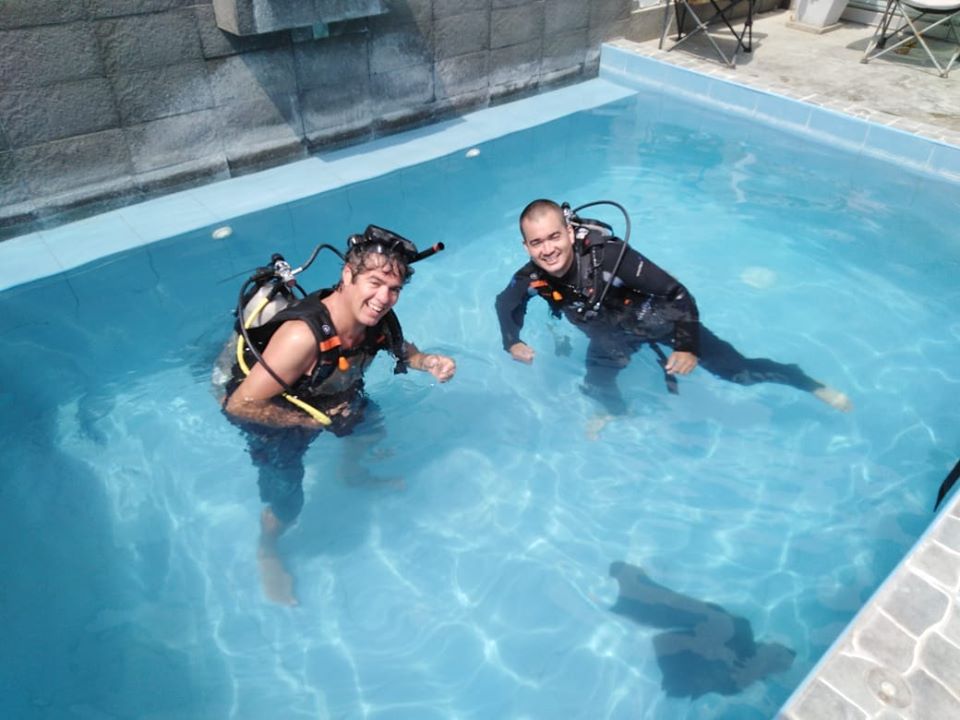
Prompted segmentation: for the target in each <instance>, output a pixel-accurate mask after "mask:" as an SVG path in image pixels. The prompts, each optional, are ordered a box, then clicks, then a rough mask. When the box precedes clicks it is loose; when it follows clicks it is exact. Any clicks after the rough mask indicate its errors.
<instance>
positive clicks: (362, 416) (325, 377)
mask: <svg viewBox="0 0 960 720" xmlns="http://www.w3.org/2000/svg"><path fill="white" fill-rule="evenodd" d="M329 292H330V291H329V290H324V291H320V292H317V293H313V294H311V295H308V296H307V297H305V298H303V299H302V300H300V301H299V302H297V303H295V304H294V305H291V306H290V307H289V308H287V309H285V310H282V311H280V312H279V313H277V315H276V316H275V317H274V318H273V319H272V320H271V321H270V322H269V323H267V324H265V325H264V326H262V328H258V329H256V330H254V331H251V339H253V340H254V342H257V341H258V340H259V342H257V344H258V345H259V346H261V348H260V349H261V350H262V349H263V347H265V346H266V344H267V343H268V342H269V338H270V337H272V335H273V333H274V332H275V331H276V329H277V328H279V327H280V325H282V324H283V323H284V322H287V321H290V320H303V321H304V322H306V323H307V325H308V326H309V327H310V329H311V331H312V332H313V334H314V336H315V337H316V339H317V344H318V346H319V347H323V344H324V343H325V342H326V341H329V340H330V339H331V338H335V337H336V328H334V327H333V323H332V321H331V320H330V316H329V314H328V312H327V310H326V307H325V306H324V305H323V304H322V302H321V300H322V298H323V297H325V296H326V294H328V293H329ZM327 344H331V343H327ZM402 347H403V334H402V331H401V330H400V325H399V322H397V320H396V317H395V316H394V315H393V312H392V311H391V312H390V313H389V314H388V315H387V316H386V317H385V318H384V319H383V320H381V321H380V322H379V323H378V324H377V325H375V326H374V327H372V328H368V329H367V332H366V336H365V339H364V340H363V342H361V343H360V344H359V345H358V346H357V347H356V348H355V349H353V350H351V351H350V352H349V353H347V354H345V356H346V357H348V359H349V367H348V368H346V369H340V368H339V367H338V357H339V354H338V353H336V352H333V353H331V352H327V353H320V359H319V360H318V362H317V367H316V368H315V369H314V371H313V372H312V373H311V374H310V375H304V376H303V377H301V378H300V379H298V380H297V381H296V382H295V383H293V385H292V390H293V391H294V393H295V395H296V397H298V398H299V399H301V400H303V401H305V402H307V403H308V404H310V405H312V406H313V407H315V408H316V409H317V410H319V411H321V412H323V413H325V414H327V415H329V416H330V419H331V420H332V423H331V424H330V425H329V426H327V427H326V428H325V429H326V430H327V431H328V432H332V433H334V434H335V435H337V436H340V437H342V436H344V435H349V434H351V433H353V432H354V429H355V428H356V426H357V425H358V424H359V423H360V421H361V420H366V421H367V422H366V423H365V432H369V434H371V435H378V434H382V431H383V428H382V422H381V416H380V413H379V409H378V408H377V407H376V404H375V403H373V402H371V401H370V400H369V399H368V397H367V394H366V393H365V392H364V387H363V373H364V371H365V370H366V369H367V367H368V366H369V365H370V363H371V362H372V360H373V358H374V357H375V356H376V354H377V352H379V351H380V350H390V351H392V352H394V353H395V354H397V353H400V354H402ZM246 357H247V362H248V365H249V366H251V367H252V365H253V364H254V363H255V358H253V357H252V353H249V351H248V352H247V356H246ZM398 359H399V358H398ZM402 365H403V363H402V362H401V366H402ZM244 377H245V376H244V375H243V373H242V371H241V370H240V368H239V367H238V366H237V365H236V363H235V364H234V366H233V368H232V377H231V378H230V380H229V382H228V384H227V387H226V390H227V397H229V395H230V394H231V393H232V392H233V391H234V390H235V389H236V388H237V386H239V384H240V383H241V382H242V381H243V378H244ZM271 402H272V403H273V404H275V405H277V406H278V407H281V408H283V409H284V410H286V411H289V412H304V413H305V411H303V410H299V409H297V408H296V407H294V406H293V405H292V404H290V403H289V402H288V401H287V400H285V399H284V398H282V397H280V396H277V397H275V398H273V399H272V400H271ZM335 408H336V409H337V410H338V411H339V412H337V413H336V414H333V415H331V414H330V412H331V410H333V409H335ZM227 417H228V418H229V419H230V422H232V423H233V424H234V425H237V426H238V427H240V428H241V429H243V431H244V435H245V436H246V439H247V447H248V450H249V453H250V458H251V460H252V461H253V464H254V466H255V467H256V468H257V471H258V477H257V484H258V486H259V488H260V500H261V501H262V502H264V503H266V504H268V505H269V506H270V508H271V510H272V511H273V514H274V515H275V516H276V517H277V519H278V520H280V521H281V522H283V523H284V524H290V523H292V522H293V521H294V520H295V519H296V517H297V516H298V515H299V513H300V510H301V508H302V507H303V475H304V465H303V456H304V454H305V453H306V451H307V448H308V447H309V446H310V443H311V442H313V440H314V439H315V438H316V437H317V436H318V435H319V434H320V433H321V432H322V431H321V429H319V428H310V427H297V426H294V427H275V426H271V425H264V424H262V423H258V422H255V421H252V420H247V419H242V418H236V417H233V416H231V415H229V414H227Z"/></svg>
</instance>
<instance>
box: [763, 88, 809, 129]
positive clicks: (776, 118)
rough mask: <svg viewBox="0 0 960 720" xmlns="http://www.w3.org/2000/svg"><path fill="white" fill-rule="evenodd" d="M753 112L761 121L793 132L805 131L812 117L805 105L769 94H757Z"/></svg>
mask: <svg viewBox="0 0 960 720" xmlns="http://www.w3.org/2000/svg"><path fill="white" fill-rule="evenodd" d="M755 110H756V114H757V116H758V118H760V119H762V120H763V121H767V122H771V123H773V124H775V125H783V126H786V127H789V128H792V129H794V130H802V129H805V128H806V127H807V124H808V123H809V122H810V121H811V115H812V113H811V108H810V106H809V105H807V104H806V103H802V102H797V101H796V100H790V99H787V98H783V97H780V96H777V95H772V94H770V93H758V95H757V103H756V108H755Z"/></svg>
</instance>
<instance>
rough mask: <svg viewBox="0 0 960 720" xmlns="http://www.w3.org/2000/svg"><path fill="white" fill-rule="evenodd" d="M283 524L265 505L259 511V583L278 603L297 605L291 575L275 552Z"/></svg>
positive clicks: (270, 597) (284, 527) (268, 596)
mask: <svg viewBox="0 0 960 720" xmlns="http://www.w3.org/2000/svg"><path fill="white" fill-rule="evenodd" d="M286 529H287V528H286V525H284V524H283V523H282V522H280V520H279V519H278V518H277V516H276V515H274V514H273V511H272V510H270V508H268V507H266V508H264V509H263V512H262V513H260V545H259V547H258V548H257V564H258V565H259V566H260V584H261V585H262V586H263V594H264V595H266V596H267V598H268V599H270V600H272V601H273V602H275V603H278V604H280V605H288V606H291V607H292V606H294V605H299V604H300V601H299V600H297V597H296V595H294V594H293V576H292V575H291V574H290V573H289V572H287V569H286V568H285V567H284V566H283V561H282V560H281V559H280V554H279V553H278V552H277V538H278V537H280V535H281V534H282V533H283V531H284V530H286Z"/></svg>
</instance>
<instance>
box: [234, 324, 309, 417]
mask: <svg viewBox="0 0 960 720" xmlns="http://www.w3.org/2000/svg"><path fill="white" fill-rule="evenodd" d="M317 353H318V350H317V341H316V338H315V337H314V335H313V333H312V332H311V331H310V328H309V326H308V325H307V324H306V323H305V322H303V321H302V320H291V321H289V322H286V323H284V324H283V325H281V326H280V329H279V330H277V332H276V334H274V336H273V337H272V338H271V339H270V342H269V343H268V345H267V347H266V349H265V350H264V351H263V360H264V362H265V363H266V364H267V365H269V366H270V369H271V370H273V372H275V373H276V374H277V376H278V377H280V378H281V379H282V380H283V381H284V382H285V383H287V385H292V384H293V383H295V382H296V381H297V379H298V378H300V377H301V376H302V375H303V374H304V373H306V372H308V371H309V370H310V369H311V368H312V367H313V365H314V363H315V362H316V361H317ZM282 392H283V387H282V386H281V385H280V383H278V382H277V381H276V380H275V379H274V378H273V376H271V375H270V373H269V372H267V371H266V370H265V369H264V368H263V366H262V364H261V363H257V364H256V365H254V366H253V367H252V368H251V369H250V374H249V375H247V377H246V378H244V380H243V382H242V383H240V385H239V386H238V387H237V389H236V390H234V391H233V393H232V394H231V395H230V397H229V398H227V402H226V405H224V409H226V411H227V412H228V413H230V414H231V415H233V416H235V417H238V418H243V419H245V420H253V421H254V422H258V423H261V424H263V425H272V426H274V427H295V426H305V427H320V424H319V423H318V422H317V421H316V420H314V419H313V418H311V417H310V416H309V415H307V414H306V413H304V412H302V411H300V410H297V409H296V408H294V407H293V406H292V405H291V406H290V408H289V409H287V408H285V407H280V406H277V405H275V404H273V403H272V402H271V400H272V399H273V398H275V397H276V396H277V395H279V394H281V393H282Z"/></svg>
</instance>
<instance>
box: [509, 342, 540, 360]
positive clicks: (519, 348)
mask: <svg viewBox="0 0 960 720" xmlns="http://www.w3.org/2000/svg"><path fill="white" fill-rule="evenodd" d="M534 355H536V353H535V352H534V351H533V348H532V347H530V346H529V345H527V344H526V343H523V342H518V343H514V344H513V345H511V346H510V357H512V358H513V359H514V360H516V361H517V362H522V363H526V364H527V365H529V364H530V363H532V362H533V356H534Z"/></svg>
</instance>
